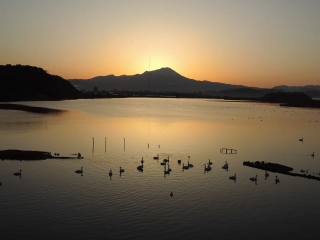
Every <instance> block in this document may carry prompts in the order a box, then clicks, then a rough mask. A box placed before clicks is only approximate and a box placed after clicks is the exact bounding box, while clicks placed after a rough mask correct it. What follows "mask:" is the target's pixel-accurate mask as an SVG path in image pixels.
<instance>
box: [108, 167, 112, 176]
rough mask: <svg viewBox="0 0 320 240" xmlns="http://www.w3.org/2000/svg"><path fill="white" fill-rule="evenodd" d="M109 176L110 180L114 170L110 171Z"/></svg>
mask: <svg viewBox="0 0 320 240" xmlns="http://www.w3.org/2000/svg"><path fill="white" fill-rule="evenodd" d="M109 176H110V178H111V177H112V170H111V169H110V172H109Z"/></svg>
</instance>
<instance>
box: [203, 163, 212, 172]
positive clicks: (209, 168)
mask: <svg viewBox="0 0 320 240" xmlns="http://www.w3.org/2000/svg"><path fill="white" fill-rule="evenodd" d="M210 170H211V167H210V166H208V167H207V165H206V164H204V171H207V172H208V171H210Z"/></svg>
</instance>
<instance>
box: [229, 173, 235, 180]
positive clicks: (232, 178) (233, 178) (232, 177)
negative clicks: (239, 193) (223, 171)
mask: <svg viewBox="0 0 320 240" xmlns="http://www.w3.org/2000/svg"><path fill="white" fill-rule="evenodd" d="M229 179H231V180H236V179H237V175H236V174H234V176H231V177H229Z"/></svg>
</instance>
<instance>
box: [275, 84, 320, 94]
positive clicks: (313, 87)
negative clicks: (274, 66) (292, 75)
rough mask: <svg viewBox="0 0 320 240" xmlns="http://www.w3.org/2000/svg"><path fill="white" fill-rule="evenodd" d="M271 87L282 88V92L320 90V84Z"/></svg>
mask: <svg viewBox="0 0 320 240" xmlns="http://www.w3.org/2000/svg"><path fill="white" fill-rule="evenodd" d="M273 89H278V90H282V91H284V92H307V91H320V85H306V86H286V85H281V86H276V87H273Z"/></svg>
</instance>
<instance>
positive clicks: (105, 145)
mask: <svg viewBox="0 0 320 240" xmlns="http://www.w3.org/2000/svg"><path fill="white" fill-rule="evenodd" d="M104 152H107V137H104Z"/></svg>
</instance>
